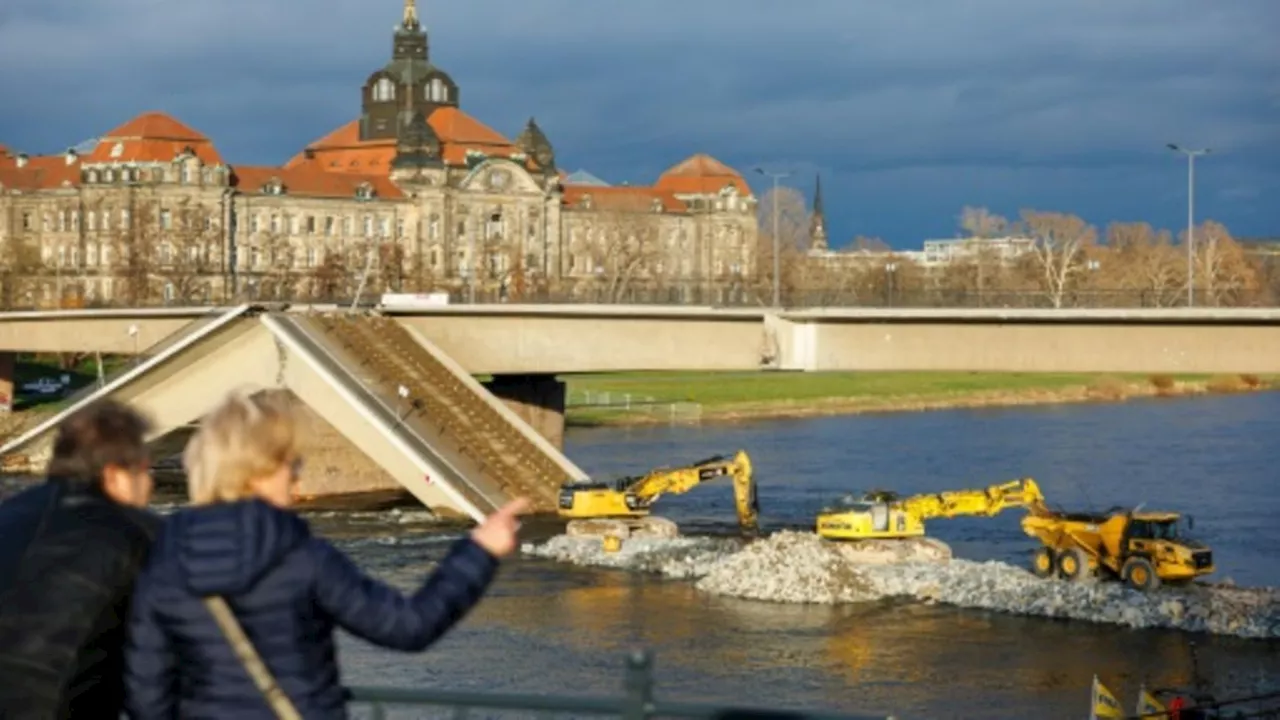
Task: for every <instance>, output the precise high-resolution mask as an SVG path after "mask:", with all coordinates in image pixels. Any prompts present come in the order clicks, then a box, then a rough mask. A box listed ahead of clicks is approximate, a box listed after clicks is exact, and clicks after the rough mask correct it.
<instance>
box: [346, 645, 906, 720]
mask: <svg viewBox="0 0 1280 720" xmlns="http://www.w3.org/2000/svg"><path fill="white" fill-rule="evenodd" d="M622 690H623V692H622V694H621V695H616V696H612V697H569V696H562V695H512V694H498V693H470V692H458V691H449V690H400V689H391V688H352V690H351V693H352V701H353V702H354V703H356V704H358V705H366V706H369V708H370V710H371V711H372V714H371V715H365V716H363V717H371V718H373V719H374V720H385V719H386V718H389V717H390V716H389V715H388V714H387V713H388V711H389V710H390V708H392V707H395V706H400V707H412V708H415V712H414V714H413V717H415V718H422V717H428V716H426V715H422V714H421V710H422V709H424V708H437V709H438V710H439V713H438V715H432V716H430V717H436V716H441V717H443V716H448V717H453V718H471V717H493V716H494V713H495V712H496V713H501V714H502V717H509V716H511V714H522V715H534V716H537V717H554V716H555V715H569V716H577V717H617V718H622V719H623V720H643V719H647V718H654V717H662V718H705V719H707V720H712V719H713V718H714V719H715V720H747V719H748V718H750V719H752V720H758V719H760V718H776V719H778V720H871V718H872V717H873V716H870V715H838V714H830V713H816V712H808V711H804V710H774V709H770V708H763V707H727V706H718V705H704V704H696V703H680V702H668V701H664V700H658V699H656V698H654V695H653V690H654V681H653V655H652V654H651V653H650V652H648V651H637V652H633V653H631V654H630V655H628V656H627V664H626V672H625V674H624V675H623V683H622ZM445 711H451V712H445ZM477 711H481V712H482V713H483V714H479V715H475V714H473V713H475V712H477ZM485 711H487V712H485ZM880 720H885V719H884V718H883V717H880ZM888 720H893V718H892V717H890V718H889V719H888Z"/></svg>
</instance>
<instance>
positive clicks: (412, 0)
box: [401, 0, 418, 28]
mask: <svg viewBox="0 0 1280 720" xmlns="http://www.w3.org/2000/svg"><path fill="white" fill-rule="evenodd" d="M401 24H402V25H403V26H404V27H406V28H416V27H418V2H417V0H404V20H403V22H402V23H401Z"/></svg>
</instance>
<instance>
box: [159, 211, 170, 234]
mask: <svg viewBox="0 0 1280 720" xmlns="http://www.w3.org/2000/svg"><path fill="white" fill-rule="evenodd" d="M171 227H173V218H172V217H171V216H170V214H169V210H168V209H162V210H161V211H160V229H161V230H168V229H169V228H171Z"/></svg>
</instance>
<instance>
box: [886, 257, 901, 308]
mask: <svg viewBox="0 0 1280 720" xmlns="http://www.w3.org/2000/svg"><path fill="white" fill-rule="evenodd" d="M884 272H885V278H884V279H885V291H886V292H885V296H886V301H887V302H886V303H885V307H893V279H894V277H895V275H894V273H896V272H898V263H896V262H890V263H887V264H886V265H885V266H884Z"/></svg>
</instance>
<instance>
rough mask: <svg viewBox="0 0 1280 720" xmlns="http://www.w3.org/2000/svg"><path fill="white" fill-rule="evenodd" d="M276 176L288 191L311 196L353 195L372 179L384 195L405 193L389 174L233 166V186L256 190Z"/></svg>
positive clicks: (389, 196) (246, 191)
mask: <svg viewBox="0 0 1280 720" xmlns="http://www.w3.org/2000/svg"><path fill="white" fill-rule="evenodd" d="M272 178H275V179H277V180H279V181H280V182H281V183H282V184H283V185H284V188H285V193H287V194H289V195H306V196H310V197H328V198H354V197H355V196H356V188H358V187H359V186H360V184H361V183H365V182H367V183H369V184H370V185H371V186H372V187H373V192H374V193H375V194H376V196H377V197H381V198H402V197H404V193H403V192H401V191H400V188H398V187H396V185H395V183H393V182H391V179H390V178H389V177H387V176H386V175H357V174H354V173H332V172H323V171H320V170H316V169H312V168H280V167H263V166H255V165H236V166H235V167H233V168H232V169H231V184H232V187H235V188H238V189H239V190H240V191H241V192H244V193H254V192H258V191H259V190H261V189H262V186H264V185H266V184H267V183H268V182H270V181H271V180H272Z"/></svg>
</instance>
